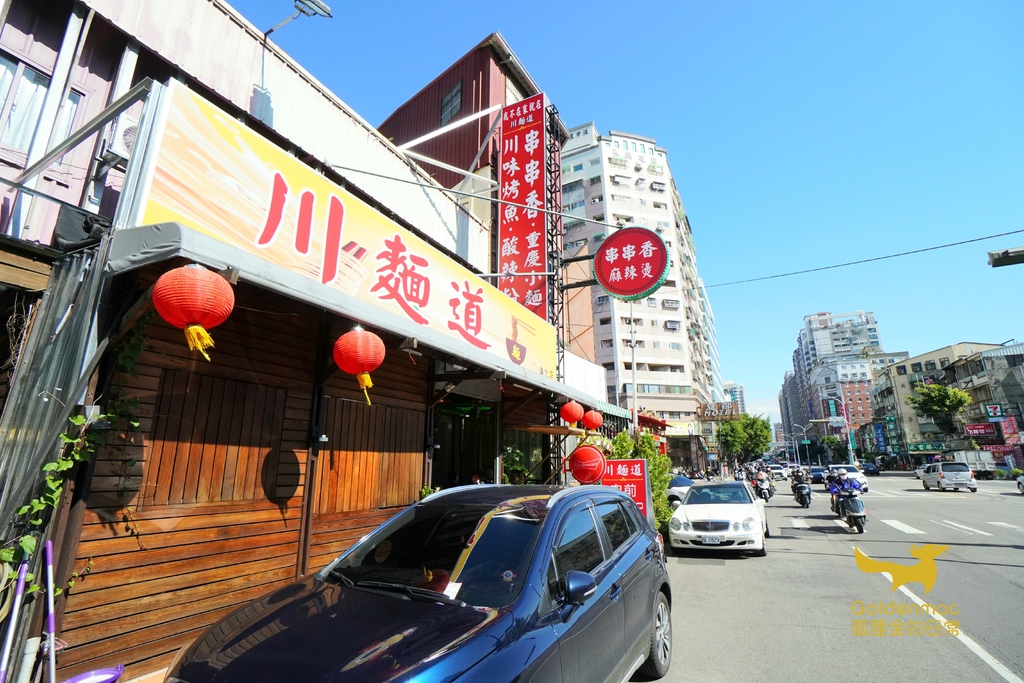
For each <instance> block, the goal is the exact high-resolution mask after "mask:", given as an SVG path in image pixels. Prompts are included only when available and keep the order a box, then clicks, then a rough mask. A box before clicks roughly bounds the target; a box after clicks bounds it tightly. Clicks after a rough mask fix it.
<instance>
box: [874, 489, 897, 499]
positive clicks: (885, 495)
mask: <svg viewBox="0 0 1024 683" xmlns="http://www.w3.org/2000/svg"><path fill="white" fill-rule="evenodd" d="M868 493H870V494H871V495H872V496H877V497H879V498H895V497H896V496H894V495H892V494H891V493H882V492H881V491H878V490H875V489H872V490H870V491H868Z"/></svg>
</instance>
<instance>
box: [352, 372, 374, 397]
mask: <svg viewBox="0 0 1024 683" xmlns="http://www.w3.org/2000/svg"><path fill="white" fill-rule="evenodd" d="M356 380H357V381H358V382H359V388H360V389H362V390H363V395H364V396H366V405H373V404H372V403H370V394H369V392H368V391H366V390H367V389H372V388H373V380H371V379H370V373H368V372H360V373H358V374H357V375H356Z"/></svg>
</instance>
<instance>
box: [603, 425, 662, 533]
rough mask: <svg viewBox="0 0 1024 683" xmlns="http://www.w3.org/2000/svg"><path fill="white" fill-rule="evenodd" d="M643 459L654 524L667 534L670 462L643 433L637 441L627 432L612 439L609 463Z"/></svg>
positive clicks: (652, 440) (648, 434)
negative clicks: (649, 486) (652, 500)
mask: <svg viewBox="0 0 1024 683" xmlns="http://www.w3.org/2000/svg"><path fill="white" fill-rule="evenodd" d="M629 458H643V459H644V460H646V461H647V473H648V476H649V477H650V478H651V497H652V498H653V499H654V520H655V524H656V526H657V527H658V528H659V529H661V530H662V533H667V529H668V520H669V518H671V517H672V508H671V507H669V504H668V483H669V481H671V480H672V461H671V460H669V458H668V456H667V455H662V454H661V451H660V449H659V448H658V444H657V443H656V442H655V441H654V436H652V435H651V433H650V432H649V431H648V430H646V429H645V430H643V431H642V432H641V433H640V435H639V436H638V437H637V438H635V439H634V438H633V437H632V436H630V434H629V432H625V431H622V432H619V433H618V434H616V435H615V438H613V439H612V448H611V454H610V456H609V459H610V460H626V459H629Z"/></svg>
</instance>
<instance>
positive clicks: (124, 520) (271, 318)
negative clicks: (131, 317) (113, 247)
mask: <svg viewBox="0 0 1024 683" xmlns="http://www.w3.org/2000/svg"><path fill="white" fill-rule="evenodd" d="M147 279H150V280H151V279H152V273H147V274H144V275H143V276H142V277H141V278H140V283H141V284H143V285H144V284H145V282H146V280H147ZM317 320H318V319H317V314H316V312H315V311H311V310H307V309H306V308H305V307H304V306H302V305H300V304H296V303H295V302H291V301H289V300H287V299H284V298H282V297H279V296H276V295H273V294H270V293H268V292H261V291H258V290H256V289H254V288H251V287H248V286H245V285H239V286H238V287H236V306H235V311H234V312H233V313H232V315H231V317H230V318H229V320H228V321H227V322H225V323H224V324H223V325H221V326H220V327H218V328H216V329H214V330H211V334H212V336H213V338H214V341H215V343H216V346H215V347H214V348H213V349H210V355H211V359H212V362H209V363H207V362H206V361H205V360H203V359H201V358H198V359H197V356H198V354H193V353H190V352H189V349H188V346H187V344H186V343H185V340H184V336H183V334H182V332H181V331H180V330H178V329H175V328H172V327H170V326H168V325H166V324H165V323H164V322H163V321H161V320H159V319H158V318H157V319H155V320H154V321H153V322H152V323H150V324H149V325H148V326H147V328H146V330H145V343H144V350H143V352H142V354H141V356H140V357H139V359H138V360H137V362H136V367H135V371H136V372H135V374H134V375H130V374H128V373H127V372H123V371H119V372H117V373H115V375H114V377H113V379H112V388H113V389H115V390H118V391H121V392H123V393H124V394H125V395H127V396H131V397H134V398H136V399H137V400H138V402H139V405H138V407H137V408H136V409H134V411H133V412H134V413H135V415H136V416H137V418H138V421H139V430H138V431H137V432H134V433H133V432H122V431H117V430H114V429H111V430H109V431H108V432H107V444H108V445H107V446H106V447H104V448H102V449H101V450H100V451H99V452H98V453H97V454H96V457H95V463H94V465H93V475H92V479H91V482H90V485H91V488H90V491H89V494H88V498H87V503H88V507H87V510H86V512H85V514H84V520H83V522H82V527H81V529H80V530H79V532H78V545H77V551H76V553H75V569H76V570H77V571H79V572H84V571H86V570H87V571H88V573H87V574H86V575H85V576H84V577H83V578H81V579H79V580H78V581H77V582H76V583H75V585H74V587H73V588H72V589H71V590H69V591H67V593H66V603H65V607H64V612H63V618H62V621H61V623H60V633H59V635H60V637H61V638H62V639H63V640H65V641H66V642H67V643H68V647H67V648H65V650H64V651H63V653H62V654H61V656H60V661H59V664H60V672H59V676H60V677H61V678H67V677H70V676H74V675H78V674H80V673H83V672H85V671H88V670H91V669H96V668H102V667H106V666H113V665H114V664H116V663H123V664H125V666H126V673H125V675H124V678H125V679H129V678H131V677H134V676H139V675H142V674H146V673H149V672H151V671H155V670H158V669H160V668H162V667H164V666H166V665H167V664H169V663H170V660H171V659H172V657H173V656H174V654H175V652H176V651H177V650H178V649H179V648H180V647H182V646H184V645H186V644H188V643H189V642H191V640H192V639H194V638H195V637H196V636H197V635H199V634H200V633H201V632H202V631H203V630H204V629H206V628H207V627H208V626H209V625H211V624H212V623H214V622H216V621H217V620H219V619H221V618H223V617H224V616H226V615H228V614H230V613H231V611H233V610H235V609H237V608H238V607H239V606H241V605H243V604H245V603H247V602H249V601H250V600H252V599H254V598H257V597H259V596H261V595H263V594H265V593H267V592H268V591H270V590H272V589H274V588H277V587H280V586H284V585H287V584H288V583H289V582H291V581H293V580H294V579H295V576H296V574H305V573H308V572H310V571H315V570H316V569H319V568H320V567H322V566H323V565H324V564H326V563H327V562H328V561H330V560H331V559H333V558H334V557H336V556H337V555H338V554H339V553H340V552H342V551H343V550H344V549H346V548H347V547H349V546H350V545H351V544H352V543H353V542H354V541H355V540H357V539H358V538H360V537H361V536H363V535H365V534H366V533H367V532H368V531H370V530H371V529H373V528H374V527H376V526H378V525H379V524H380V523H382V522H383V521H385V520H386V519H387V518H388V517H390V516H391V515H393V514H394V513H395V512H396V511H397V510H398V509H400V508H401V507H402V506H404V505H406V504H408V503H411V502H412V501H414V500H415V499H416V497H417V495H418V492H419V488H420V486H421V484H422V468H423V440H424V437H423V431H424V424H425V414H426V408H425V401H424V397H425V394H426V389H425V387H426V366H427V362H426V360H425V359H420V361H419V364H417V363H416V362H414V361H413V359H411V358H410V357H408V356H407V355H406V354H402V353H401V352H399V351H397V350H389V351H388V353H387V357H386V359H385V362H384V364H383V365H382V366H381V368H380V369H379V370H378V371H376V372H374V373H373V381H374V387H373V388H372V389H371V390H370V391H371V396H372V398H373V405H372V406H367V405H366V401H365V398H364V397H363V394H362V392H361V391H360V390H359V388H358V385H357V384H356V381H355V379H354V378H353V377H351V376H348V375H344V374H341V373H338V372H336V373H335V374H334V375H332V376H331V377H330V379H329V380H328V382H327V385H326V388H325V393H326V394H328V397H327V398H326V399H325V402H324V414H323V415H322V416H321V418H322V417H324V416H326V418H327V421H326V422H323V423H321V421H320V419H318V417H317V416H315V415H314V414H313V413H314V410H315V406H316V405H317V402H316V400H315V396H314V393H315V391H316V386H317V378H318V377H321V378H322V377H323V376H324V369H323V368H318V367H316V366H317V359H318V358H319V357H321V356H322V354H318V349H317V348H316V345H317V344H319V343H320V323H319V322H318V321H317ZM351 326H352V325H351V323H347V324H345V325H342V324H341V321H339V324H338V326H337V330H335V331H336V332H337V335H340V334H341V333H342V332H344V331H345V330H347V329H351ZM343 328H344V329H343ZM335 338H336V337H335ZM395 345H396V346H397V343H396V344H395ZM325 353H327V354H328V355H329V353H330V350H329V349H328V350H326V351H325ZM330 368H331V369H334V366H333V362H332V364H331V366H330ZM313 424H324V425H325V427H324V428H323V429H324V430H325V431H324V432H323V433H325V434H327V435H328V443H327V444H323V445H325V446H326V447H327V448H324V449H321V452H320V455H319V457H318V458H314V459H313V460H310V455H311V451H310V446H309V441H310V433H311V425H313ZM311 462H312V463H315V465H316V467H317V472H316V474H317V477H316V480H315V481H316V487H315V491H310V494H311V495H313V496H314V499H313V500H312V501H311V504H310V507H309V509H310V512H311V518H310V519H309V522H308V523H309V531H308V544H309V551H308V554H307V555H306V556H305V557H306V562H305V566H299V565H300V559H299V558H300V557H303V553H302V548H301V547H300V543H301V542H302V540H301V539H303V538H304V535H303V532H302V525H303V509H304V502H303V498H304V496H305V495H306V490H305V487H306V480H307V474H308V472H307V464H309V463H311Z"/></svg>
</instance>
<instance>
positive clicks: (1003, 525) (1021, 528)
mask: <svg viewBox="0 0 1024 683" xmlns="http://www.w3.org/2000/svg"><path fill="white" fill-rule="evenodd" d="M989 524H991V525H992V526H1001V527H1003V528H1004V529H1013V530H1014V531H1019V532H1021V533H1022V534H1024V527H1020V526H1017V525H1016V524H1007V523H1006V522H989Z"/></svg>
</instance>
